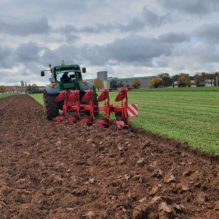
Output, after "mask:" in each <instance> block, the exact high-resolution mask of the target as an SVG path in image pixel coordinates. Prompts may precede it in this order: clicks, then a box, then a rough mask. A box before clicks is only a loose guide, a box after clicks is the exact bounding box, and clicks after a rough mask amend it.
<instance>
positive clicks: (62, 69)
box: [51, 65, 86, 90]
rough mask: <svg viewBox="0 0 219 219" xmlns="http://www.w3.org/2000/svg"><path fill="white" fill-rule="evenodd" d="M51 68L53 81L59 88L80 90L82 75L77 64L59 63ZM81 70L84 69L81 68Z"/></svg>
mask: <svg viewBox="0 0 219 219" xmlns="http://www.w3.org/2000/svg"><path fill="white" fill-rule="evenodd" d="M83 69H84V68H83ZM51 70H52V77H53V79H54V82H56V83H57V85H58V86H59V88H60V90H70V89H74V90H75V89H78V90H80V88H81V86H82V85H81V84H82V75H81V68H80V67H79V65H61V66H56V67H54V68H52V69H51ZM83 72H86V71H85V70H83Z"/></svg>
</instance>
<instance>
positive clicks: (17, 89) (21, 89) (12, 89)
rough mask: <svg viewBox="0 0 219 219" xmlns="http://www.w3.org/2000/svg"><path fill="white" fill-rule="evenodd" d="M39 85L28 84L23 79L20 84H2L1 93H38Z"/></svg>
mask: <svg viewBox="0 0 219 219" xmlns="http://www.w3.org/2000/svg"><path fill="white" fill-rule="evenodd" d="M38 92H40V90H39V87H38V86H37V85H36V84H27V82H24V81H21V83H20V86H4V85H0V93H12V94H16V93H38Z"/></svg>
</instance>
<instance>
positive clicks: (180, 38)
mask: <svg viewBox="0 0 219 219" xmlns="http://www.w3.org/2000/svg"><path fill="white" fill-rule="evenodd" d="M158 39H159V40H161V41H162V42H167V43H171V44H172V43H181V42H185V41H189V40H190V37H189V35H188V34H185V33H165V34H161V35H160V36H159V37H158Z"/></svg>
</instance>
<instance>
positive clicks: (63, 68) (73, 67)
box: [54, 65, 80, 71]
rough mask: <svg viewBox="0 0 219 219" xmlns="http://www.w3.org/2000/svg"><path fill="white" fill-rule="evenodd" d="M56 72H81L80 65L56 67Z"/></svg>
mask: <svg viewBox="0 0 219 219" xmlns="http://www.w3.org/2000/svg"><path fill="white" fill-rule="evenodd" d="M54 70H55V71H67V70H74V71H75V70H80V66H79V65H58V66H55V67H54Z"/></svg>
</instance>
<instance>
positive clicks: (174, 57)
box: [0, 0, 219, 84]
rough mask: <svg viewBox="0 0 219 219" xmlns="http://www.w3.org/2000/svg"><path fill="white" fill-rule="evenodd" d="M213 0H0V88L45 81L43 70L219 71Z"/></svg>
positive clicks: (218, 26)
mask: <svg viewBox="0 0 219 219" xmlns="http://www.w3.org/2000/svg"><path fill="white" fill-rule="evenodd" d="M218 10H219V1H218V0H208V1H205V0H183V1H182V0H0V84H15V83H19V82H20V81H21V80H24V81H27V82H28V83H39V84H45V83H47V78H41V77H40V71H41V70H42V69H45V68H47V66H48V64H49V63H51V64H52V65H58V64H60V63H61V60H64V61H65V63H66V64H80V65H81V66H85V67H87V74H86V76H85V78H95V77H96V72H97V71H100V70H108V72H109V76H113V77H114V76H116V77H130V76H149V75H156V74H159V73H161V72H169V73H170V74H171V75H173V74H176V73H179V72H188V73H191V74H194V73H195V72H200V71H207V72H214V71H219V13H218Z"/></svg>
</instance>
